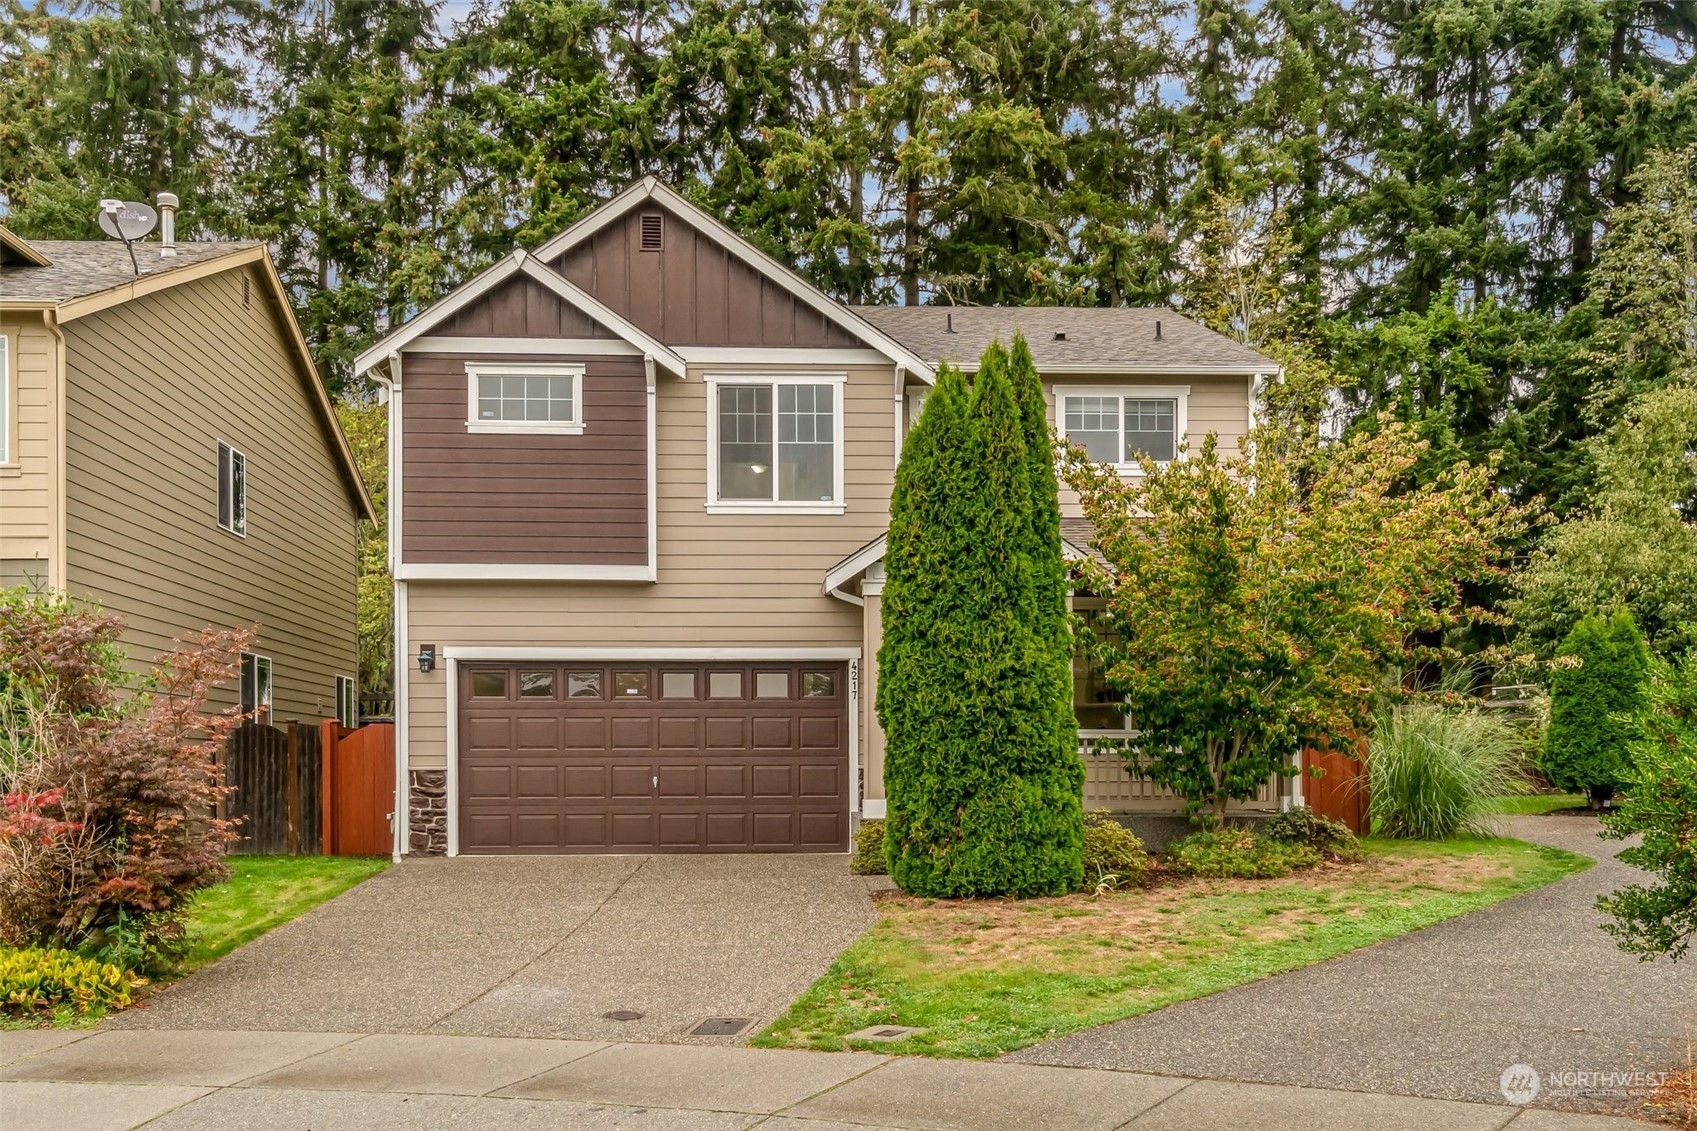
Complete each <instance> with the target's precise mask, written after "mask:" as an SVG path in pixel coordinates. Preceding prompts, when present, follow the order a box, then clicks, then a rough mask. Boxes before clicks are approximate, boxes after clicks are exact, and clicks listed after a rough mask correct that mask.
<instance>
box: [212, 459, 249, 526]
mask: <svg viewBox="0 0 1697 1131" xmlns="http://www.w3.org/2000/svg"><path fill="white" fill-rule="evenodd" d="M218 446H219V447H221V448H229V449H230V468H231V471H232V472H233V471H234V470H235V466H236V460H237V459H240V460H241V461H242V499H241V502H242V506H241V511H242V525H241V529H239V530H238V529H237V528H236V481H235V477H234V475H233V474H232V476H231V478H230V524H229V525H228V526H226V525H224V515H223V513H222V511H220V513H219V514H218V529H219V530H222V531H224V533H226V534H234V535H235V536H236V537H237V538H246V537H247V519H248V513H247V473H248V464H247V453H246V452H244V451H242V450H241V449H240V448H238V447H236V445H234V444H232V443H230V441H228V440H219V441H218ZM217 473H218V500H220V501H221V500H222V499H223V496H224V468H223V465H222V461H220V464H219V467H218V469H217ZM215 505H216V504H215Z"/></svg>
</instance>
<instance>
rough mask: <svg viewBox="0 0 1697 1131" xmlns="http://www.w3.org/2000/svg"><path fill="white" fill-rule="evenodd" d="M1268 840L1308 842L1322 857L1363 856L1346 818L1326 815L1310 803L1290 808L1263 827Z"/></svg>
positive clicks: (1351, 858) (1350, 858) (1338, 858)
mask: <svg viewBox="0 0 1697 1131" xmlns="http://www.w3.org/2000/svg"><path fill="white" fill-rule="evenodd" d="M1261 835H1262V836H1264V837H1266V838H1267V839H1268V840H1276V841H1282V842H1283V843H1285V844H1306V845H1308V846H1309V847H1310V848H1313V849H1315V850H1316V851H1318V852H1319V853H1320V855H1322V856H1330V857H1332V858H1334V859H1337V860H1354V859H1355V858H1357V857H1359V856H1360V855H1361V842H1360V841H1359V840H1357V839H1356V838H1355V834H1354V833H1352V832H1350V831H1349V827H1348V826H1347V825H1345V824H1344V823H1343V822H1342V821H1334V820H1333V819H1332V818H1330V817H1322V816H1320V814H1318V813H1316V812H1314V810H1312V809H1310V808H1309V807H1308V806H1306V805H1298V806H1297V807H1296V808H1294V809H1286V810H1285V811H1284V812H1283V813H1280V814H1279V815H1278V816H1277V817H1274V818H1273V819H1272V820H1271V821H1268V822H1267V823H1266V825H1265V826H1263V828H1262V829H1261Z"/></svg>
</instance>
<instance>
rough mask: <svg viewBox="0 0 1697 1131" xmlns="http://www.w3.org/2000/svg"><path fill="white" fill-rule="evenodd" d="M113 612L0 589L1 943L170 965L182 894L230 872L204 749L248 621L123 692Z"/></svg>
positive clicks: (215, 730)
mask: <svg viewBox="0 0 1697 1131" xmlns="http://www.w3.org/2000/svg"><path fill="white" fill-rule="evenodd" d="M120 624H121V622H119V621H118V620H117V619H116V618H113V617H109V616H105V615H103V614H100V613H97V612H92V611H86V610H82V609H76V608H72V607H70V606H68V605H66V604H65V603H63V602H61V601H55V600H51V599H48V600H42V599H38V598H34V597H32V596H29V595H24V594H19V593H15V592H14V593H7V594H0V640H3V641H6V642H7V643H8V645H9V646H10V647H11V648H13V649H14V650H13V651H9V652H7V653H6V654H5V657H4V659H3V661H0V678H3V679H4V685H3V686H0V724H3V726H4V731H5V739H4V745H5V750H6V752H7V757H6V761H5V763H4V766H3V767H0V774H3V777H4V787H5V793H4V802H3V804H0V942H3V943H6V944H9V945H13V946H37V945H47V946H56V947H70V948H75V949H79V950H83V951H85V952H97V953H100V954H101V955H103V956H105V957H108V958H115V959H117V960H119V962H120V964H121V965H125V966H139V967H151V966H157V965H161V964H163V963H164V962H166V961H168V960H169V958H170V957H171V956H172V955H173V954H174V952H175V951H176V950H177V948H178V947H179V946H180V944H181V941H182V922H181V920H182V916H183V913H184V912H185V911H186V901H187V900H188V898H189V897H190V896H191V895H192V894H193V893H194V892H196V891H198V890H200V889H201V888H204V887H207V886H209V885H211V884H214V883H217V882H218V881H219V880H221V879H223V878H224V875H225V869H224V863H223V850H224V847H225V845H226V844H227V843H228V841H230V840H231V839H233V836H234V834H233V832H232V830H231V827H230V822H228V821H225V820H222V819H219V818H218V817H216V816H215V814H216V811H217V805H218V802H219V801H220V800H221V798H222V797H223V796H224V794H225V793H226V792H227V791H226V789H225V787H224V786H223V785H222V783H221V779H220V776H219V774H218V771H217V767H216V765H215V763H214V760H213V756H214V754H215V752H216V751H217V750H218V748H219V747H220V746H221V745H222V744H223V741H224V738H225V736H226V735H227V734H228V732H229V730H230V728H231V726H232V725H233V724H234V723H235V722H236V719H235V717H234V716H233V715H230V714H216V715H215V714H209V713H208V712H207V710H206V703H207V697H208V695H209V693H210V691H211V689H212V688H213V687H214V686H215V685H216V684H219V683H223V682H226V681H228V680H230V679H232V678H233V677H234V676H235V674H236V672H237V670H238V663H239V658H238V653H239V652H240V651H241V649H242V648H243V647H244V646H245V645H246V644H247V642H248V640H249V639H250V635H249V634H247V633H229V632H213V631H210V630H209V631H207V632H203V633H202V634H200V636H199V637H198V638H196V639H193V640H191V641H189V642H187V643H186V644H184V645H183V646H182V647H179V648H178V649H176V650H175V651H172V652H171V653H169V654H167V655H166V656H164V657H162V658H161V660H160V661H159V665H158V667H157V668H155V669H154V671H153V673H152V675H151V677H150V678H149V680H148V681H147V684H146V690H145V691H143V692H141V693H138V694H136V695H133V696H131V697H129V698H127V699H126V698H123V697H122V695H121V693H122V691H123V687H122V684H121V681H120V677H119V671H120V669H119V668H118V667H117V665H116V664H115V663H114V662H113V660H112V656H113V655H114V654H115V649H114V643H113V642H114V640H115V638H116V635H117V632H118V629H119V627H120Z"/></svg>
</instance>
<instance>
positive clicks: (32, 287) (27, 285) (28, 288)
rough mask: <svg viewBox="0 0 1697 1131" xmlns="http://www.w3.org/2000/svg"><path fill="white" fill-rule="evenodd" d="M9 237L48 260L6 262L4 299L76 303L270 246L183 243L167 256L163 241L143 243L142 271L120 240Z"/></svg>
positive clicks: (0, 287) (0, 281)
mask: <svg viewBox="0 0 1697 1131" xmlns="http://www.w3.org/2000/svg"><path fill="white" fill-rule="evenodd" d="M4 230H5V229H0V231H4ZM6 235H7V236H10V237H11V239H12V240H15V241H17V242H18V243H20V244H24V246H25V247H27V248H30V249H31V250H33V251H35V252H36V253H37V255H38V256H40V258H41V259H42V260H43V262H40V263H33V262H30V261H29V260H28V259H27V258H22V257H20V261H18V262H11V261H7V262H5V263H3V264H0V299H3V300H5V301H7V302H50V303H61V302H70V301H71V300H73V299H80V298H88V297H90V296H92V295H97V294H100V293H101V292H103V291H110V290H116V289H117V288H120V287H126V286H132V285H134V284H136V283H137V282H140V281H142V280H146V281H148V282H151V281H152V280H153V279H154V278H156V277H160V276H166V275H170V274H173V273H175V272H179V271H181V270H182V269H183V268H185V267H195V266H198V265H200V264H202V263H205V262H207V261H208V260H212V259H219V258H222V257H223V256H226V255H235V254H237V253H239V252H243V251H249V252H251V251H254V250H255V249H257V248H261V247H264V246H265V245H264V244H260V243H256V242H252V241H242V242H230V243H180V244H177V245H176V247H177V254H176V255H172V256H162V255H160V254H159V245H158V244H156V243H151V242H148V243H142V242H138V243H137V244H136V245H135V252H136V264H139V265H140V267H141V274H140V275H137V274H136V269H135V265H132V264H131V263H130V253H129V251H128V250H126V249H125V247H124V245H123V244H122V243H120V242H118V241H117V240H30V241H29V242H28V243H27V244H25V243H24V241H22V240H19V239H18V237H17V236H16V235H14V234H12V233H11V232H7V233H6Z"/></svg>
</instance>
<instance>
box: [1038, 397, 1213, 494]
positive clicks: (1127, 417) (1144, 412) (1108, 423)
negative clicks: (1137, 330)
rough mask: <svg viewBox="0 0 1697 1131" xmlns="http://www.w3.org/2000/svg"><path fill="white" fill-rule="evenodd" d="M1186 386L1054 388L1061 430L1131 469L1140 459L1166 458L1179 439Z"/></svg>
mask: <svg viewBox="0 0 1697 1131" xmlns="http://www.w3.org/2000/svg"><path fill="white" fill-rule="evenodd" d="M1189 396H1190V388H1189V386H1177V387H1174V386H1129V387H1124V388H1112V389H1109V388H1070V389H1068V388H1058V389H1056V390H1055V410H1056V415H1057V417H1058V418H1059V420H1060V425H1061V433H1062V434H1063V435H1064V436H1066V438H1067V439H1068V440H1071V441H1072V442H1073V443H1075V444H1077V445H1079V446H1080V447H1082V448H1083V449H1084V450H1085V451H1086V452H1088V453H1089V454H1090V457H1091V458H1092V459H1095V460H1099V461H1100V462H1102V463H1107V464H1113V465H1114V466H1116V467H1118V468H1120V469H1121V470H1122V471H1123V472H1126V473H1128V474H1136V473H1137V471H1138V467H1139V461H1140V460H1144V459H1152V460H1154V461H1155V462H1156V463H1170V462H1171V461H1173V460H1174V459H1177V458H1178V453H1179V445H1180V444H1181V443H1182V442H1183V440H1184V434H1185V416H1186V402H1187V400H1188V399H1189Z"/></svg>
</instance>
